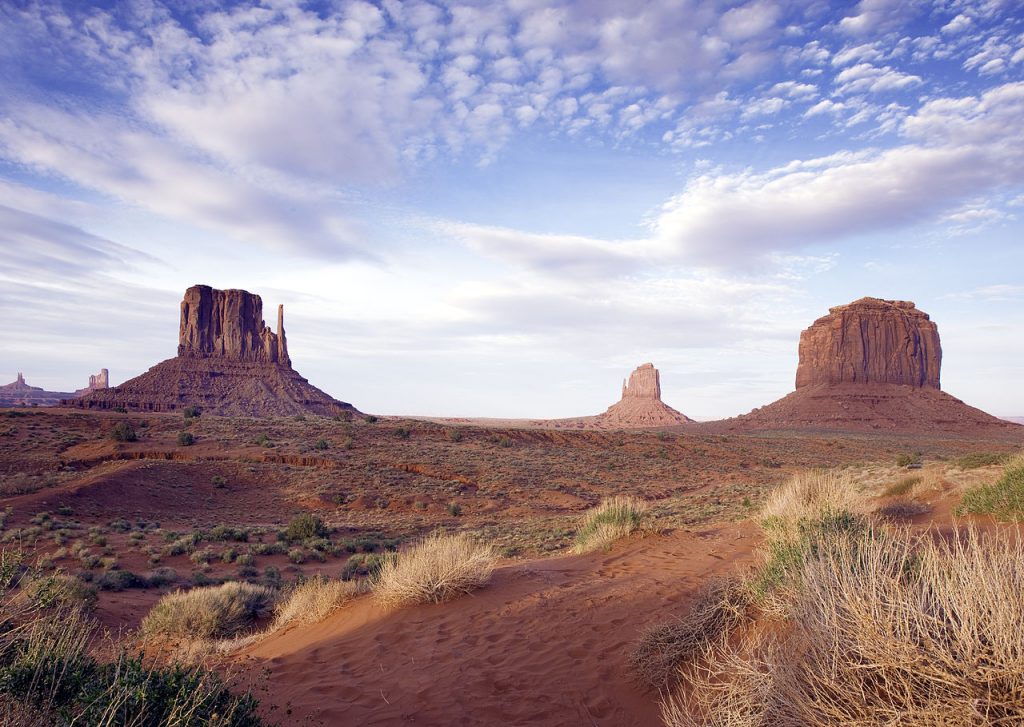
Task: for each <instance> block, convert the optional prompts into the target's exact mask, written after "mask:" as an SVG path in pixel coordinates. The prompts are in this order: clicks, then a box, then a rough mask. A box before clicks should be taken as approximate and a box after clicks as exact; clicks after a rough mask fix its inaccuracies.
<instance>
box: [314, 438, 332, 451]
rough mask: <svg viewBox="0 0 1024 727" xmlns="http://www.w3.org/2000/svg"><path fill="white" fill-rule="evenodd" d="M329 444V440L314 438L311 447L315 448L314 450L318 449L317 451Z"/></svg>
mask: <svg viewBox="0 0 1024 727" xmlns="http://www.w3.org/2000/svg"><path fill="white" fill-rule="evenodd" d="M330 446H331V444H330V442H328V441H327V440H326V439H318V440H316V444H314V445H313V449H316V450H319V451H321V452H322V451H323V450H325V449H327V448H328V447H330Z"/></svg>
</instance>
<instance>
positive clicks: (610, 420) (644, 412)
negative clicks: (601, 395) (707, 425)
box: [595, 363, 693, 428]
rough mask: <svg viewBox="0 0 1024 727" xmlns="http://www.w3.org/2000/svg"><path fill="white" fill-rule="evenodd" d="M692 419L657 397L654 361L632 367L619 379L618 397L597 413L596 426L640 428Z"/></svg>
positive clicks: (659, 385)
mask: <svg viewBox="0 0 1024 727" xmlns="http://www.w3.org/2000/svg"><path fill="white" fill-rule="evenodd" d="M691 421H693V420H692V419H690V418H688V417H687V416H685V415H684V414H681V413H680V412H678V411H676V410H675V409H673V408H672V407H670V406H668V405H667V404H665V403H664V402H662V400H661V376H660V375H659V373H658V369H656V368H654V364H651V363H645V364H642V365H640V366H638V367H637V368H636V370H634V371H633V373H632V374H630V376H629V380H628V381H623V382H622V399H621V400H620V401H619V402H618V403H616V404H613V405H612V406H610V407H608V410H607V411H606V412H605V413H604V414H601V415H600V416H598V417H597V419H596V421H595V424H596V425H598V426H600V427H615V428H642V427H663V426H672V425H676V424H686V423H688V422H691Z"/></svg>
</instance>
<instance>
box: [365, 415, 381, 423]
mask: <svg viewBox="0 0 1024 727" xmlns="http://www.w3.org/2000/svg"><path fill="white" fill-rule="evenodd" d="M364 421H365V422H366V423H367V424H376V423H377V422H379V421H380V419H379V418H377V417H375V416H374V415H373V414H370V415H369V416H367V417H366V419H365V420H364Z"/></svg>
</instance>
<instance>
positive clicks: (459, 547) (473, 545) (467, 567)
mask: <svg viewBox="0 0 1024 727" xmlns="http://www.w3.org/2000/svg"><path fill="white" fill-rule="evenodd" d="M497 560H498V557H497V554H496V553H495V551H494V549H493V548H492V547H491V546H490V545H485V544H482V543H478V542H476V541H475V540H473V539H472V538H470V537H469V536H468V535H466V534H459V535H445V534H443V533H434V534H433V535H429V536H427V537H426V538H424V539H423V540H421V541H420V542H419V543H417V544H416V545H414V546H413V547H411V548H409V549H408V550H407V551H405V552H403V553H400V554H391V555H387V556H385V558H384V561H383V563H382V564H381V567H380V570H379V571H378V573H377V575H376V577H375V578H374V579H373V590H374V593H375V595H376V597H377V598H378V599H379V600H380V601H381V602H382V603H384V604H385V605H386V606H406V605H413V604H417V603H441V602H442V601H448V600H450V599H452V598H455V597H456V596H458V595H461V594H463V593H469V592H470V591H473V590H475V589H477V588H481V587H482V586H484V585H486V584H487V582H488V581H489V580H490V578H491V573H492V572H493V570H494V566H495V565H496V563H497Z"/></svg>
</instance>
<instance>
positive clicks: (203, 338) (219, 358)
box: [64, 285, 358, 416]
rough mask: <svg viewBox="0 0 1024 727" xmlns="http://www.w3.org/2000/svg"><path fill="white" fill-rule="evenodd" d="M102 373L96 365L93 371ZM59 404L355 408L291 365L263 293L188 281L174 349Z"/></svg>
mask: <svg viewBox="0 0 1024 727" xmlns="http://www.w3.org/2000/svg"><path fill="white" fill-rule="evenodd" d="M101 375H102V372H101ZM64 404H65V405H67V406H78V407H82V408H87V409H115V408H121V407H123V408H125V409H129V410H140V411H169V410H174V409H179V408H183V407H186V406H197V407H198V408H199V409H200V410H201V411H202V412H204V413H210V414H218V415H225V416H291V415H296V414H321V415H324V416H332V415H336V414H341V413H343V412H352V413H358V412H357V410H356V409H355V408H354V407H353V406H352V405H351V404H347V403H345V402H342V401H338V400H337V399H334V398H332V397H331V396H329V395H328V394H326V393H324V392H323V391H321V390H320V389H317V388H316V387H315V386H312V385H311V384H310V383H309V382H308V381H307V380H306V379H304V378H303V377H302V376H300V375H299V373H298V372H297V371H295V369H293V368H292V364H291V358H290V357H289V355H288V342H287V339H286V337H285V331H284V306H283V305H282V306H278V309H277V330H276V331H272V330H271V329H270V328H269V327H267V325H266V323H265V322H264V320H263V300H262V299H261V298H260V296H258V295H255V294H253V293H249V292H247V291H244V290H216V289H214V288H211V287H210V286H208V285H194V286H192V287H191V288H189V289H188V290H186V291H185V296H184V298H183V299H182V301H181V322H180V325H179V327H178V355H177V357H175V358H172V359H168V360H166V361H163V362H161V363H159V364H157V365H156V366H154V367H153V368H151V369H150V370H149V371H147V372H146V373H144V374H142V375H141V376H137V377H135V378H134V379H130V380H129V381H126V382H124V383H123V384H121V385H120V386H115V387H110V388H105V389H96V390H94V391H91V392H89V393H87V394H86V395H84V396H82V397H81V398H78V399H69V400H67V401H65V402H64Z"/></svg>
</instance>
